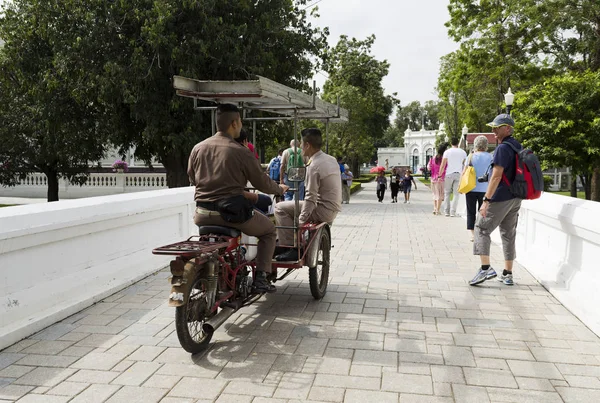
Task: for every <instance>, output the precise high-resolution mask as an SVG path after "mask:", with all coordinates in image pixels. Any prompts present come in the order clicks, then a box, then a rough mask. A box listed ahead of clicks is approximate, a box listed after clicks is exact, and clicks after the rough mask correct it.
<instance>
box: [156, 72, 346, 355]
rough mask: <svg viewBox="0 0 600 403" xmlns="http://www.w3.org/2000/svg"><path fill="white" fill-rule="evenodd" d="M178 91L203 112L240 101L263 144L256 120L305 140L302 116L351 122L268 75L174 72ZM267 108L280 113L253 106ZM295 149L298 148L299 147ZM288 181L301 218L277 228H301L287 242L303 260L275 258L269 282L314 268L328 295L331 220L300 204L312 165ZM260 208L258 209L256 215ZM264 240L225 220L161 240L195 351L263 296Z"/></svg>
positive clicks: (320, 291) (319, 287) (313, 284)
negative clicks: (232, 77) (276, 123)
mask: <svg viewBox="0 0 600 403" xmlns="http://www.w3.org/2000/svg"><path fill="white" fill-rule="evenodd" d="M174 87H175V89H176V90H177V94H178V95H180V96H184V97H190V98H193V99H194V106H195V109H197V110H210V111H211V114H212V117H213V133H214V132H215V130H214V113H213V112H214V109H215V108H216V107H215V106H198V103H197V101H198V100H202V101H210V102H213V103H237V104H238V105H239V106H240V108H241V109H242V111H243V120H244V121H246V122H248V121H251V122H253V137H254V139H253V140H254V142H255V143H256V124H255V122H256V121H259V120H262V121H265V120H279V119H285V120H293V121H294V138H295V139H296V140H297V139H298V130H297V121H298V119H320V120H324V121H325V126H326V133H327V128H328V125H329V122H336V121H342V122H343V121H347V120H348V113H347V111H345V110H344V109H342V108H340V107H339V101H338V105H337V106H336V105H333V104H329V103H326V102H323V101H321V100H320V99H318V98H317V97H316V91H315V86H314V84H313V94H312V95H307V94H304V93H302V92H299V91H296V90H294V89H292V88H289V87H286V86H284V85H281V84H278V83H276V82H274V81H271V80H268V79H266V78H263V77H258V79H257V80H251V81H199V80H193V79H189V78H184V77H179V76H175V77H174ZM255 110H260V111H266V112H269V113H271V114H275V115H278V116H268V117H265V116H260V117H255V116H252V115H251V112H252V111H255ZM294 151H296V150H294ZM287 174H288V179H289V180H290V182H291V183H293V184H294V186H293V188H292V189H290V190H292V191H293V192H294V200H295V214H294V216H295V219H294V225H293V226H292V227H285V228H284V227H278V228H282V229H289V230H293V231H294V245H280V246H282V247H288V248H296V249H298V252H299V253H298V256H300V259H299V260H298V261H294V262H278V261H273V263H272V273H271V277H270V280H271V281H272V282H277V281H280V280H282V279H284V278H285V277H287V276H288V275H289V274H291V273H292V272H293V271H294V270H297V269H301V268H302V267H308V274H309V284H310V291H311V294H312V296H313V297H314V298H315V299H321V298H323V296H324V295H325V293H326V292H327V284H328V282H329V264H330V250H331V232H330V228H329V225H328V224H327V223H308V224H306V225H304V226H302V227H300V226H299V222H298V217H299V214H300V204H299V199H298V194H297V192H296V189H297V188H298V186H297V184H298V183H299V182H301V181H303V180H304V176H305V168H290V170H288V172H287ZM256 214H259V213H256ZM256 243H257V240H256V238H254V237H248V236H246V235H245V234H243V233H241V232H240V231H238V230H236V229H234V228H229V227H219V226H202V227H200V228H199V234H198V235H195V236H192V237H190V238H189V239H187V240H185V241H183V242H177V243H174V244H170V245H166V246H161V247H159V248H156V249H154V250H153V252H152V253H154V254H156V255H171V256H173V260H172V261H171V262H170V269H171V274H172V277H171V278H170V283H171V294H170V295H169V305H170V306H173V307H175V308H176V312H175V327H176V330H177V336H178V338H179V341H180V343H181V346H182V347H183V348H184V349H185V350H186V351H188V352H190V353H198V352H201V351H203V350H204V349H205V348H206V347H207V346H208V344H209V342H210V340H211V338H212V335H213V333H214V332H215V330H216V329H217V328H218V327H219V326H221V325H222V324H223V323H224V322H225V321H226V320H227V319H228V318H229V317H230V316H231V315H232V314H233V313H234V312H236V311H237V310H238V309H240V308H242V307H244V306H247V305H249V304H252V303H253V302H255V301H257V300H258V299H260V298H261V296H262V294H253V293H252V287H251V286H252V278H253V275H254V271H255V270H256V262H255V256H256V248H257V244H256Z"/></svg>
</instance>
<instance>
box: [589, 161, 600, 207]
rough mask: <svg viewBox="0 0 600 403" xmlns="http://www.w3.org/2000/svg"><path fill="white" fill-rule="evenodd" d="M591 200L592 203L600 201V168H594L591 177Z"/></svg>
mask: <svg viewBox="0 0 600 403" xmlns="http://www.w3.org/2000/svg"><path fill="white" fill-rule="evenodd" d="M591 191H592V198H591V200H593V201H600V167H596V168H594V173H593V175H592V186H591Z"/></svg>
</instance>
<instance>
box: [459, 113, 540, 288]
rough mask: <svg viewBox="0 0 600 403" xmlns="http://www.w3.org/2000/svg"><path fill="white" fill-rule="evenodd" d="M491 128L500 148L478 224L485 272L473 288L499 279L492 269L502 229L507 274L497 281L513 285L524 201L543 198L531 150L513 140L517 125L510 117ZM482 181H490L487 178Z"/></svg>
mask: <svg viewBox="0 0 600 403" xmlns="http://www.w3.org/2000/svg"><path fill="white" fill-rule="evenodd" d="M488 126H491V127H492V130H493V132H494V135H495V136H496V139H498V141H499V142H500V144H499V145H498V147H497V148H496V151H495V152H494V158H493V160H492V165H491V167H492V170H491V173H490V175H489V176H490V177H489V185H488V188H487V191H486V192H485V196H484V197H483V204H482V206H481V208H480V209H479V213H480V215H479V216H478V217H477V222H476V224H475V239H474V245H473V254H474V255H479V257H480V259H481V268H480V269H479V270H478V271H477V274H476V275H475V277H474V278H473V279H472V280H471V281H470V282H469V284H470V285H478V284H481V283H483V282H484V281H486V280H489V279H492V278H494V277H496V276H497V274H496V271H495V270H494V269H493V268H492V267H490V245H491V239H490V235H491V234H492V232H493V231H494V230H495V229H496V228H498V227H500V235H501V237H502V250H503V252H504V270H503V272H502V274H501V275H499V276H497V277H498V280H499V281H501V282H502V283H504V284H506V285H513V284H514V282H513V275H512V269H513V261H514V259H515V257H516V252H515V239H516V236H517V222H518V218H519V209H520V208H521V200H523V199H533V198H537V197H539V195H540V192H539V190H540V189H539V187H540V185H539V180H540V178H538V176H539V177H541V169H540V167H539V161H537V157H535V155H534V154H533V153H531V150H527V149H523V147H522V146H521V144H519V142H518V141H517V140H515V139H514V138H513V137H512V134H513V132H514V126H515V121H514V120H513V118H512V117H511V116H510V115H508V114H501V115H498V116H496V118H495V119H494V121H493V122H491V123H488ZM525 171H526V172H525ZM532 177H533V180H532ZM478 180H479V181H486V180H488V179H487V178H486V177H485V176H484V177H482V178H479V179H478ZM528 187H529V188H532V189H533V188H535V190H536V192H534V193H535V195H533V194H532V195H529V194H528V192H527V188H528ZM542 187H543V179H542Z"/></svg>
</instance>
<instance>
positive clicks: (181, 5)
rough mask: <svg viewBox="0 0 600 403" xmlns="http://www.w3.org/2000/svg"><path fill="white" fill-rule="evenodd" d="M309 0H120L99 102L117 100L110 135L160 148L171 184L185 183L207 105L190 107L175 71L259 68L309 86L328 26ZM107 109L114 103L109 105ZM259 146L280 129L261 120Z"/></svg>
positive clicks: (202, 73)
mask: <svg viewBox="0 0 600 403" xmlns="http://www.w3.org/2000/svg"><path fill="white" fill-rule="evenodd" d="M305 4H306V1H305V0H298V1H292V0H269V1H261V2H254V1H250V0H242V1H239V0H226V1H217V0H203V1H200V0H196V1H189V0H176V1H172V2H155V1H149V0H132V1H128V2H118V3H116V5H115V9H114V10H111V11H110V13H107V16H108V18H111V19H113V20H114V21H119V22H120V26H121V28H120V30H119V31H117V33H118V35H112V36H111V37H110V39H109V42H110V44H109V46H111V47H112V48H113V49H115V50H114V51H112V52H111V53H112V54H114V55H115V57H114V58H111V60H107V64H106V67H105V69H106V74H104V78H105V82H106V85H105V87H104V88H105V90H104V95H105V97H104V98H103V99H104V102H105V104H106V105H108V106H109V107H110V106H112V107H114V108H115V110H114V111H113V112H112V115H113V116H116V117H118V120H116V121H114V122H112V125H113V126H114V127H115V128H127V130H122V129H121V130H114V133H115V136H114V138H113V142H114V143H116V144H120V145H122V146H123V147H124V148H127V147H130V146H135V148H136V156H137V157H139V158H142V159H144V160H146V161H149V160H150V158H151V157H153V156H157V157H158V160H159V161H160V162H161V163H162V164H163V165H164V166H165V167H166V169H167V182H168V184H169V186H170V187H176V186H187V185H188V184H189V182H188V178H187V174H186V169H187V158H188V155H189V152H190V150H191V148H192V147H193V145H194V144H195V143H197V142H198V141H200V140H202V139H203V138H206V137H207V136H209V135H210V134H211V133H210V123H209V122H210V118H209V116H210V114H208V113H199V112H195V111H194V110H193V108H192V102H191V100H189V99H182V98H180V97H178V96H177V95H176V94H175V91H174V90H173V88H172V81H171V79H172V77H173V76H174V75H183V76H186V77H192V78H197V79H208V80H240V79H241V80H247V79H251V78H252V76H253V75H255V74H257V75H262V76H265V77H268V78H271V79H273V80H275V81H278V82H281V83H283V84H286V85H289V86H291V87H293V88H297V89H301V90H308V89H309V86H308V84H307V82H308V79H309V78H310V77H311V76H312V71H313V69H314V67H315V63H316V62H318V60H320V58H321V54H322V51H323V50H324V49H325V47H326V35H327V30H321V29H319V28H315V27H313V26H312V25H311V24H310V23H309V22H308V21H307V12H306V11H304V8H305V7H304V6H305ZM108 109H110V108H108ZM258 129H259V133H260V136H259V138H260V141H259V144H257V146H258V147H259V148H262V147H264V146H265V145H266V144H269V143H270V142H273V141H274V139H275V138H276V137H277V136H276V133H277V132H275V131H272V130H267V129H265V126H263V125H258Z"/></svg>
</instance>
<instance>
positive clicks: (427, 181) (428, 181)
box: [419, 178, 431, 186]
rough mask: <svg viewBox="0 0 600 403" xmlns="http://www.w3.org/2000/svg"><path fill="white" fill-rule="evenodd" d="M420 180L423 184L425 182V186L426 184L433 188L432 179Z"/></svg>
mask: <svg viewBox="0 0 600 403" xmlns="http://www.w3.org/2000/svg"><path fill="white" fill-rule="evenodd" d="M419 180H420V181H421V182H423V184H424V185H427V186H431V178H428V179H425V178H419Z"/></svg>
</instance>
